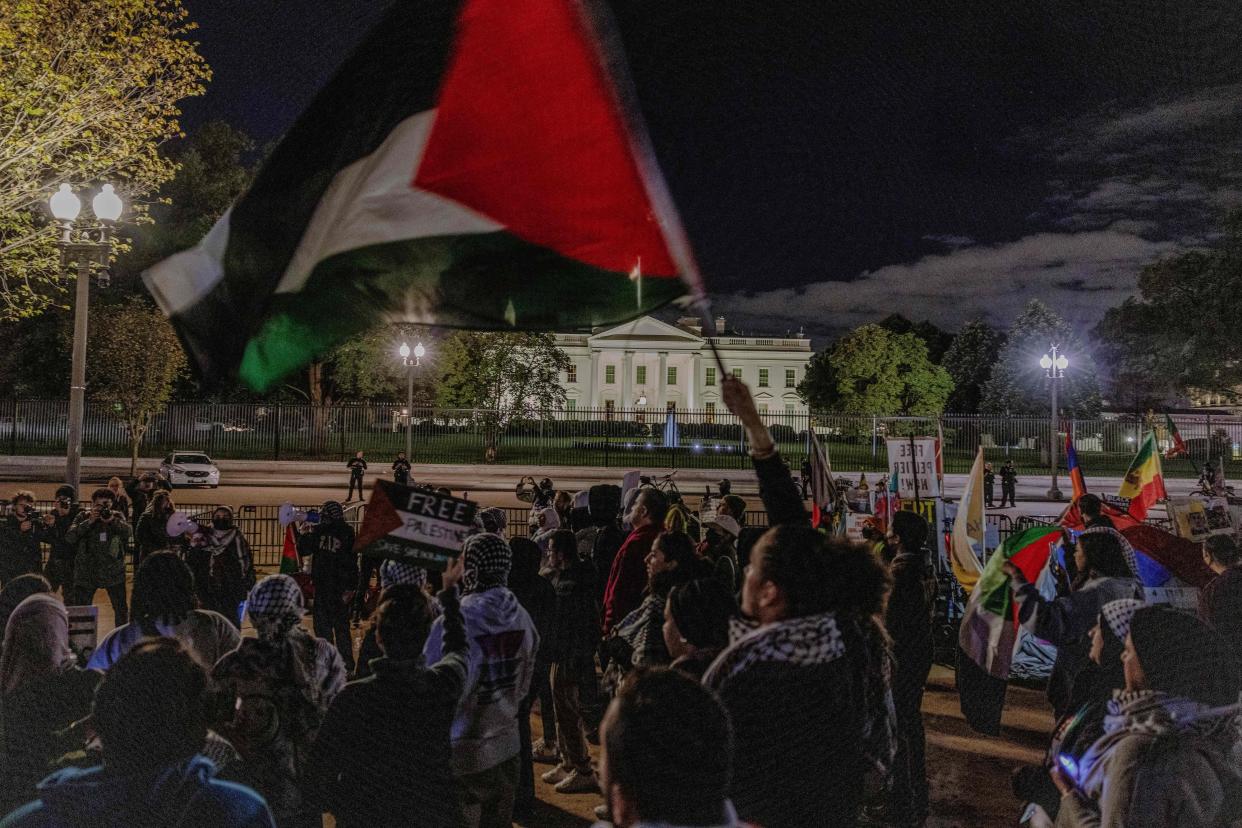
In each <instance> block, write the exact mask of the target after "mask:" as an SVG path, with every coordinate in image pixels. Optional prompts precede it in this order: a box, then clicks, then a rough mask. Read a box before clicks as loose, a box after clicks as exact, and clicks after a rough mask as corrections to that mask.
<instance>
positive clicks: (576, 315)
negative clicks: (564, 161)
mask: <svg viewBox="0 0 1242 828" xmlns="http://www.w3.org/2000/svg"><path fill="white" fill-rule="evenodd" d="M639 278H641V279H642V282H643V284H642V293H641V297H642V301H641V303H640V302H639V299H638V297H639V295H640V294H639V293H638V285H637V284H635V281H634V280H631V279H630V276H629V274H628V273H614V272H611V271H606V270H600V269H598V268H594V267H591V266H589V265H585V264H582V263H581V262H577V261H574V260H572V259H568V258H566V257H564V256H561V255H560V254H558V253H556V252H554V251H551V250H548V249H547V248H544V247H540V246H538V245H534V244H530V243H529V242H525V241H522V240H521V239H518V238H516V237H514V236H513V235H511V234H509V233H504V232H500V233H468V234H460V235H448V236H433V237H423V238H416V239H405V240H402V241H397V242H388V243H385V244H376V245H371V246H368V247H362V248H357V249H354V250H349V251H346V252H343V253H339V254H337V255H335V256H331V257H329V258H327V259H325V260H324V261H322V262H320V263H319V264H318V265H316V267H315V269H314V270H313V271H312V272H311V275H310V277H309V278H308V279H307V281H306V284H305V286H304V287H303V288H302V289H301V290H299V291H297V292H296V293H280V294H277V295H276V296H274V297H273V301H272V308H271V311H270V312H269V314H268V316H267V320H266V321H265V322H264V324H263V327H262V328H261V330H260V331H259V333H258V334H257V335H256V336H255V337H254V338H252V339H251V340H250V341H249V342H248V343H247V344H246V351H245V356H244V358H243V360H242V364H241V370H240V374H241V378H242V379H243V380H244V381H245V382H246V383H248V384H249V385H250V386H251V387H252V388H254V389H256V390H260V391H262V390H266V389H268V388H271V387H272V386H273V385H275V384H276V383H277V382H279V381H280V380H281V379H282V378H283V377H284V376H286V375H287V374H289V373H290V372H291V371H294V370H296V369H298V368H300V367H302V366H303V365H305V364H307V363H308V362H310V361H312V360H313V359H315V358H316V357H318V356H320V355H322V354H323V353H324V352H325V351H327V350H328V349H329V348H331V347H332V346H334V345H336V344H338V343H341V342H344V341H346V340H347V339H349V337H351V336H354V335H356V334H358V333H360V332H362V331H365V330H368V329H369V328H371V327H373V326H374V325H375V324H376V322H377V321H380V320H391V321H405V322H412V323H418V324H424V325H436V326H440V327H448V328H472V329H481V330H526V331H551V330H557V331H566V330H583V331H589V330H590V329H591V328H593V327H596V326H600V325H616V324H621V323H623V322H627V321H629V320H631V319H634V318H637V317H639V316H642V315H644V314H646V313H649V312H651V311H653V310H656V309H657V308H659V307H661V306H663V305H666V304H668V303H669V302H671V301H672V300H673V299H676V298H677V297H678V296H681V295H683V294H684V293H685V292H686V285H685V283H684V282H683V281H681V280H680V279H677V278H668V277H664V278H660V277H651V276H648V277H639Z"/></svg>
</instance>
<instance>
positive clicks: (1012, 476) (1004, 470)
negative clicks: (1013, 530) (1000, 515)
mask: <svg viewBox="0 0 1242 828" xmlns="http://www.w3.org/2000/svg"><path fill="white" fill-rule="evenodd" d="M1000 476H1001V502H1000V505H1001V508H1002V509H1004V508H1005V501H1006V500H1008V501H1009V505H1010V506H1017V505H1018V504H1017V501H1016V500H1014V493H1015V491H1016V489H1017V487H1018V473H1017V472H1016V471H1015V470H1014V467H1013V461H1012V460H1006V461H1005V465H1003V466H1001V470H1000Z"/></svg>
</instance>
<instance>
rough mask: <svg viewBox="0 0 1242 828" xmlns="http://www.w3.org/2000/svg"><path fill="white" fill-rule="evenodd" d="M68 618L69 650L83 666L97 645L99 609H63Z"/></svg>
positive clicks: (89, 607)
mask: <svg viewBox="0 0 1242 828" xmlns="http://www.w3.org/2000/svg"><path fill="white" fill-rule="evenodd" d="M65 612H66V613H67V614H68V616H69V649H71V650H73V652H74V654H76V655H77V657H78V661H79V662H80V663H82V664H85V663H86V662H87V661H89V660H90V657H91V653H93V652H95V647H97V646H98V645H99V607H96V606H87V607H65Z"/></svg>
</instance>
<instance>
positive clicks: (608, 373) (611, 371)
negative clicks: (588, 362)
mask: <svg viewBox="0 0 1242 828" xmlns="http://www.w3.org/2000/svg"><path fill="white" fill-rule="evenodd" d="M604 382H605V384H607V385H616V383H617V366H615V365H605V366H604Z"/></svg>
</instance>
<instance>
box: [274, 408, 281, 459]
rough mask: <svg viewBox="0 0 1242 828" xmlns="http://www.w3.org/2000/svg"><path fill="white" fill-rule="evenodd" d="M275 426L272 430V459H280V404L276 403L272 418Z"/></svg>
mask: <svg viewBox="0 0 1242 828" xmlns="http://www.w3.org/2000/svg"><path fill="white" fill-rule="evenodd" d="M273 420H274V423H273V425H274V426H275V427H274V428H273V429H272V459H273V460H279V459H280V403H276V416H275V417H274V418H273Z"/></svg>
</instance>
